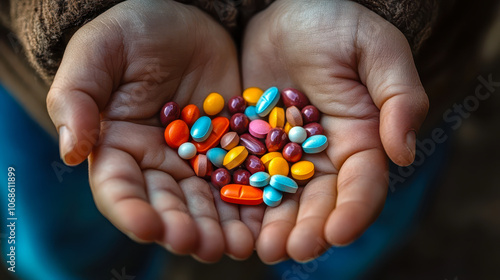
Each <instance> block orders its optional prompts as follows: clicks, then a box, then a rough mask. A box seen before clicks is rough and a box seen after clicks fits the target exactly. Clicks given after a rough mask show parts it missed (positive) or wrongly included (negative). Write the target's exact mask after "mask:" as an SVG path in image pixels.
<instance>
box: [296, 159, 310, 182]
mask: <svg viewBox="0 0 500 280" xmlns="http://www.w3.org/2000/svg"><path fill="white" fill-rule="evenodd" d="M313 175H314V164H313V163H312V162H310V161H307V160H304V161H299V162H297V163H295V164H294V165H292V177H293V178H294V179H296V180H307V179H309V178H311V177H312V176H313Z"/></svg>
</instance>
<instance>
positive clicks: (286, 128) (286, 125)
mask: <svg viewBox="0 0 500 280" xmlns="http://www.w3.org/2000/svg"><path fill="white" fill-rule="evenodd" d="M292 127H293V126H292V125H291V124H290V123H289V122H287V123H286V124H285V128H283V130H284V131H285V132H286V134H288V131H290V129H292Z"/></svg>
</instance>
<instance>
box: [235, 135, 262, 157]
mask: <svg viewBox="0 0 500 280" xmlns="http://www.w3.org/2000/svg"><path fill="white" fill-rule="evenodd" d="M240 145H241V146H243V147H245V148H247V150H248V152H249V153H250V154H253V155H258V156H261V155H263V154H265V153H266V146H265V145H264V144H263V143H262V142H260V141H259V139H257V138H255V137H253V136H252V135H250V134H248V133H245V134H243V135H241V136H240Z"/></svg>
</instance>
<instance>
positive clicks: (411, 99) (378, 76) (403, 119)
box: [356, 12, 429, 165]
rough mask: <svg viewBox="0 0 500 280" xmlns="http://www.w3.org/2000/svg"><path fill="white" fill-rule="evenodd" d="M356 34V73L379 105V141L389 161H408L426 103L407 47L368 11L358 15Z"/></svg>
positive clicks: (413, 155) (393, 30)
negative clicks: (357, 60) (363, 14)
mask: <svg viewBox="0 0 500 280" xmlns="http://www.w3.org/2000/svg"><path fill="white" fill-rule="evenodd" d="M374 22H376V24H374ZM357 34H358V35H357V38H356V44H357V46H358V48H359V50H358V56H359V57H358V59H359V62H358V67H359V75H360V78H361V81H362V82H363V83H364V84H365V85H366V87H367V88H368V91H369V92H370V94H371V96H372V99H373V101H374V103H375V104H376V106H377V107H378V108H379V109H380V136H381V139H382V144H383V145H384V149H385V151H386V152H387V154H388V156H389V157H390V158H391V160H392V161H394V162H395V163H396V164H399V165H409V164H411V163H412V162H413V160H414V158H415V145H416V132H417V131H418V130H419V128H420V126H421V124H422V122H423V121H424V119H425V116H426V114H427V110H428V107H429V105H428V103H429V101H428V98H427V95H426V94H425V91H424V88H423V87H422V84H421V82H420V78H419V76H418V72H417V70H416V68H415V64H414V62H413V56H412V53H411V49H410V47H409V45H408V42H407V41H406V39H405V37H404V35H403V34H402V33H401V32H400V31H399V30H397V29H396V28H395V27H394V26H392V25H391V24H390V23H388V22H386V21H384V20H383V19H382V18H380V17H379V16H377V15H376V14H374V13H371V12H367V15H366V16H362V17H360V23H359V26H358V33H357Z"/></svg>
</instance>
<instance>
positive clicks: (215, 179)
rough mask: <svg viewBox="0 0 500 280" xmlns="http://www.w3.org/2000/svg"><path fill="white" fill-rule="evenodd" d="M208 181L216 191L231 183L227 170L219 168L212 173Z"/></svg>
mask: <svg viewBox="0 0 500 280" xmlns="http://www.w3.org/2000/svg"><path fill="white" fill-rule="evenodd" d="M210 181H211V182H212V185H214V186H215V187H216V188H217V189H220V188H222V187H224V186H225V185H227V184H230V183H231V174H230V173H229V171H227V169H225V168H219V169H216V170H215V171H212V176H211V177H210Z"/></svg>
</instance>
